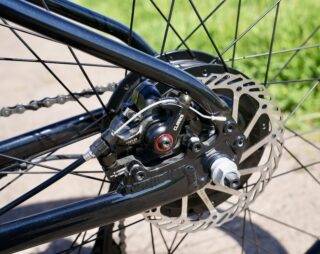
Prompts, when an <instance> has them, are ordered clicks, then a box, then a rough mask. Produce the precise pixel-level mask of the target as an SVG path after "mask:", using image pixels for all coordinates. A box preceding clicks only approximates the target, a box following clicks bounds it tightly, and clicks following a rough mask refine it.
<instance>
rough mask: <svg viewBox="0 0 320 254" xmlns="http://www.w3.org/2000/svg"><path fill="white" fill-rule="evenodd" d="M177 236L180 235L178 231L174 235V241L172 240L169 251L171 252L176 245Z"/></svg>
mask: <svg viewBox="0 0 320 254" xmlns="http://www.w3.org/2000/svg"><path fill="white" fill-rule="evenodd" d="M177 236H178V232H176V233H175V234H174V237H173V239H172V242H171V244H170V248H169V253H171V250H172V248H173V245H174V243H175V242H176V239H177Z"/></svg>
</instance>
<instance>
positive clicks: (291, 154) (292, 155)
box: [283, 146, 320, 186]
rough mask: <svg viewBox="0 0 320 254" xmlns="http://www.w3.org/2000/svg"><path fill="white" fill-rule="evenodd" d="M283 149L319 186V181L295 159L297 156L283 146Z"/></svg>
mask: <svg viewBox="0 0 320 254" xmlns="http://www.w3.org/2000/svg"><path fill="white" fill-rule="evenodd" d="M283 148H284V149H285V150H286V151H287V152H288V154H290V156H291V157H292V158H293V159H294V160H295V161H296V162H297V163H298V164H299V165H300V166H301V167H302V168H303V169H304V170H305V171H306V172H307V173H308V174H309V175H310V176H311V177H312V179H313V180H315V181H316V182H317V183H318V184H319V186H320V181H319V180H318V179H317V178H316V177H315V176H314V175H313V174H312V173H311V172H310V170H309V169H308V168H307V167H306V166H304V165H303V163H302V162H301V161H300V160H299V159H298V158H297V156H295V155H294V154H293V153H292V152H291V151H290V150H289V149H288V148H287V147H286V146H283Z"/></svg>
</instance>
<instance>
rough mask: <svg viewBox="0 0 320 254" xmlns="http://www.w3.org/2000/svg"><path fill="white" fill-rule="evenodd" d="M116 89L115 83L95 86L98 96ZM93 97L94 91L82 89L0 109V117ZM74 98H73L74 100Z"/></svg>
mask: <svg viewBox="0 0 320 254" xmlns="http://www.w3.org/2000/svg"><path fill="white" fill-rule="evenodd" d="M116 87H117V84H116V83H109V84H107V85H105V86H95V87H94V89H95V90H96V92H97V94H98V95H102V94H104V93H105V92H113V91H114V90H115V89H116ZM93 95H95V92H94V90H92V89H84V90H83V91H82V92H80V93H73V96H72V95H71V94H69V95H57V96H55V97H46V98H43V99H41V100H32V101H30V102H29V103H28V104H17V105H15V106H9V107H2V108H1V109H0V117H9V116H11V115H14V114H23V113H25V112H26V111H37V110H39V109H40V108H50V107H52V106H53V105H56V104H60V105H62V104H65V103H67V102H70V101H75V100H76V99H75V98H77V99H79V98H90V97H91V96H93ZM74 97H75V98H74Z"/></svg>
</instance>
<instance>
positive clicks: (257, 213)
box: [251, 210, 319, 239]
mask: <svg viewBox="0 0 320 254" xmlns="http://www.w3.org/2000/svg"><path fill="white" fill-rule="evenodd" d="M251 212H252V213H253V214H256V215H258V216H260V217H263V218H265V219H268V220H270V221H273V222H275V223H278V224H281V225H283V226H286V227H288V228H291V229H293V230H295V231H298V232H300V233H303V234H305V235H308V236H310V237H312V238H315V239H319V236H317V235H315V234H312V233H310V232H308V231H306V230H303V229H301V228H298V227H295V226H292V225H290V224H288V223H286V222H283V221H280V220H277V219H275V218H272V217H270V216H268V215H265V214H262V213H260V212H257V211H254V210H251Z"/></svg>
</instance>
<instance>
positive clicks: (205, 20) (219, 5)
mask: <svg viewBox="0 0 320 254" xmlns="http://www.w3.org/2000/svg"><path fill="white" fill-rule="evenodd" d="M225 2H226V0H222V1H221V2H220V3H219V4H218V5H217V6H216V7H215V8H214V9H213V10H212V11H211V12H210V13H209V14H208V15H207V16H206V17H205V18H204V19H203V23H206V22H207V20H208V19H209V18H210V17H211V16H212V15H213V14H214V13H215V12H216V11H217V10H219V8H220V7H221V6H222V5H223V4H224V3H225ZM201 26H202V24H201V23H199V25H197V26H196V27H195V28H194V29H193V30H192V31H191V33H189V34H188V35H187V36H186V37H185V39H184V40H183V42H181V43H180V44H179V45H178V46H177V47H176V50H178V49H179V48H180V47H181V46H182V45H184V43H186V42H187V41H188V40H189V39H190V38H191V36H192V35H193V34H194V33H195V32H196V31H198V30H199V28H200V27H201Z"/></svg>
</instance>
